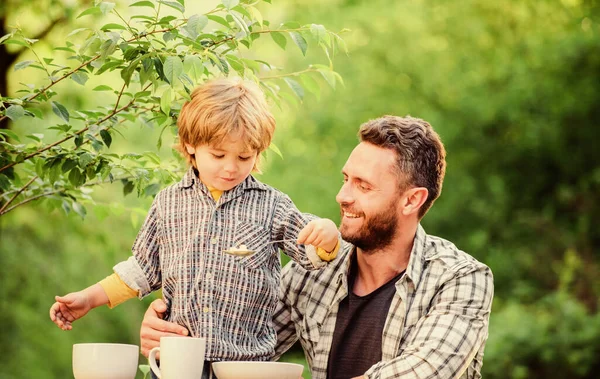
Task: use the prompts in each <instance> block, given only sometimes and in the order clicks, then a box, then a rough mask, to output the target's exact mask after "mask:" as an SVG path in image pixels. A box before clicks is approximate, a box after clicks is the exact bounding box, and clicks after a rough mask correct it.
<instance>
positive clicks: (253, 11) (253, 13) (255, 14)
mask: <svg viewBox="0 0 600 379" xmlns="http://www.w3.org/2000/svg"><path fill="white" fill-rule="evenodd" d="M246 9H247V10H248V12H249V13H250V16H251V18H252V19H254V20H256V22H258V24H259V25H262V24H263V16H262V14H261V13H260V11H259V10H258V9H256V8H255V7H253V6H252V5H247V6H246Z"/></svg>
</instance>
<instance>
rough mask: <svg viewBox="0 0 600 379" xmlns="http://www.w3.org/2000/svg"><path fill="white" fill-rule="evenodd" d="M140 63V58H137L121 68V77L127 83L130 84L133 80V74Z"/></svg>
mask: <svg viewBox="0 0 600 379" xmlns="http://www.w3.org/2000/svg"><path fill="white" fill-rule="evenodd" d="M139 64H140V58H137V59H136V60H134V61H133V62H131V64H129V66H128V67H125V68H124V69H123V70H121V78H122V79H123V81H124V82H125V84H126V85H129V81H130V80H131V76H132V75H133V73H134V71H135V69H136V68H137V66H138V65H139Z"/></svg>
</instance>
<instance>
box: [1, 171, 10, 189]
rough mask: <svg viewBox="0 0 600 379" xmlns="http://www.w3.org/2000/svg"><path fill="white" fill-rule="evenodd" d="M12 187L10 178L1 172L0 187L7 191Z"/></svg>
mask: <svg viewBox="0 0 600 379" xmlns="http://www.w3.org/2000/svg"><path fill="white" fill-rule="evenodd" d="M9 188H10V180H9V179H8V177H7V176H6V175H4V174H0V189H2V190H3V191H6V190H8V189H9Z"/></svg>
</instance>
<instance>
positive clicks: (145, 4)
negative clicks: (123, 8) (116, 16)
mask: <svg viewBox="0 0 600 379" xmlns="http://www.w3.org/2000/svg"><path fill="white" fill-rule="evenodd" d="M129 6H130V7H149V8H152V9H154V4H153V3H152V2H151V1H136V2H135V3H133V4H129Z"/></svg>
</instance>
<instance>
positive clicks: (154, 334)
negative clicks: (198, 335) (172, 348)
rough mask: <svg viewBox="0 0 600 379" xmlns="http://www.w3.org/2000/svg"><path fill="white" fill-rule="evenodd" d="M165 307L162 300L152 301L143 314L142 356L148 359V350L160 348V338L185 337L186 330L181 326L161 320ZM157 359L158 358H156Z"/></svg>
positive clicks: (141, 330) (141, 331)
mask: <svg viewBox="0 0 600 379" xmlns="http://www.w3.org/2000/svg"><path fill="white" fill-rule="evenodd" d="M166 311H167V305H166V304H165V302H164V301H163V300H162V299H157V300H154V301H153V302H152V303H151V304H150V306H149V307H148V310H147V311H146V313H145V314H144V320H142V328H141V329H140V346H141V350H142V354H143V355H144V356H145V357H146V358H148V354H150V350H152V349H153V348H155V347H159V346H160V337H179V336H187V335H188V330H187V329H186V328H184V327H183V326H181V325H178V324H175V323H174V322H169V321H165V320H163V317H164V315H165V312H166ZM157 358H159V357H158V356H157Z"/></svg>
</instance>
